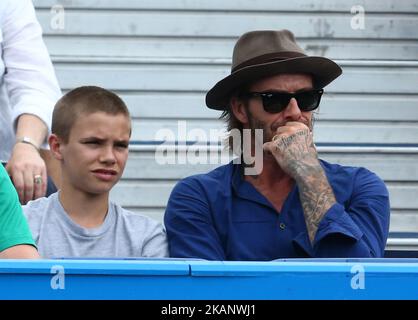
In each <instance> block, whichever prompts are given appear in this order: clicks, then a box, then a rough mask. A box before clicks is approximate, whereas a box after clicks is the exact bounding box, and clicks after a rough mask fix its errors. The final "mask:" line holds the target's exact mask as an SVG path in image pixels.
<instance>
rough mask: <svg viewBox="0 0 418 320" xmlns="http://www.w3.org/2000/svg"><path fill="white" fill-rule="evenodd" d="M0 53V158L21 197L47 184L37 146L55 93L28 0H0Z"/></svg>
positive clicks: (42, 145) (38, 193)
mask: <svg viewBox="0 0 418 320" xmlns="http://www.w3.org/2000/svg"><path fill="white" fill-rule="evenodd" d="M0 53H1V55H0V142H1V144H0V160H1V162H2V163H3V164H4V165H5V166H6V170H7V172H8V174H9V175H10V177H11V179H12V181H13V184H14V186H15V188H16V190H17V192H18V195H19V200H20V202H21V203H26V202H28V201H29V200H31V199H36V198H39V197H42V196H44V195H45V193H46V190H47V166H46V164H45V160H51V161H53V160H52V157H51V156H49V152H48V151H46V150H43V149H47V148H48V144H47V138H48V135H49V133H50V125H51V117H52V111H53V107H54V105H55V102H56V101H57V100H58V99H59V98H60V96H61V90H60V88H59V85H58V81H57V79H56V76H55V73H54V69H53V66H52V63H51V60H50V57H49V54H48V51H47V48H46V46H45V44H44V42H43V40H42V29H41V27H40V25H39V23H38V21H37V19H36V15H35V10H34V7H33V4H32V1H31V0H19V1H16V0H1V1H0ZM41 154H42V155H43V156H44V158H42V157H41ZM6 163H7V164H6ZM56 166H57V167H58V164H56ZM51 172H52V171H51Z"/></svg>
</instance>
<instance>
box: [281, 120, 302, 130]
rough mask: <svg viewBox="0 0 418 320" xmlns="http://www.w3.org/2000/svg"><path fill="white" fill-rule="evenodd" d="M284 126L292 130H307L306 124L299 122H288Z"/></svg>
mask: <svg viewBox="0 0 418 320" xmlns="http://www.w3.org/2000/svg"><path fill="white" fill-rule="evenodd" d="M285 126H289V127H294V128H303V129H307V128H308V126H307V125H306V124H304V123H303V122H300V121H289V122H286V124H285Z"/></svg>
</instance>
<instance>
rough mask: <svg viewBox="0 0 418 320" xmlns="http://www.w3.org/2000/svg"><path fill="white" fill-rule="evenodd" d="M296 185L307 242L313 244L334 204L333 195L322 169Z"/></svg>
mask: <svg viewBox="0 0 418 320" xmlns="http://www.w3.org/2000/svg"><path fill="white" fill-rule="evenodd" d="M297 183H298V187H299V195H300V199H301V203H302V208H303V213H304V216H305V221H306V228H307V230H308V235H309V240H310V241H311V243H313V241H314V239H315V235H316V232H317V230H318V226H319V224H320V222H321V220H322V219H323V217H324V216H325V214H326V212H327V211H328V210H329V208H331V207H332V206H333V205H334V204H335V203H336V199H335V195H334V192H333V190H332V188H331V186H330V185H329V182H328V180H327V178H326V176H325V173H324V172H323V170H322V168H321V172H320V173H319V174H314V175H311V176H309V177H307V178H306V179H305V180H303V181H299V182H297Z"/></svg>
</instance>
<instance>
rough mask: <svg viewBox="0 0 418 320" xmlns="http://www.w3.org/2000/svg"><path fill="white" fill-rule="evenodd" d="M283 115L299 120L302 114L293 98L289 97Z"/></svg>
mask: <svg viewBox="0 0 418 320" xmlns="http://www.w3.org/2000/svg"><path fill="white" fill-rule="evenodd" d="M283 116H284V118H285V119H289V120H299V118H300V117H301V116H302V112H301V111H300V109H299V105H298V102H297V100H296V99H295V98H291V99H290V101H289V104H288V105H287V107H286V109H284V110H283Z"/></svg>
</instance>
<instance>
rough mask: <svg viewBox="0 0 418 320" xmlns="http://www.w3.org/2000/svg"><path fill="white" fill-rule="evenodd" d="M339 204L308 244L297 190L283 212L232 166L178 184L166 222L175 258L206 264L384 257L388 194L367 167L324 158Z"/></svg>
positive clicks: (236, 166)
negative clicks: (303, 258)
mask: <svg viewBox="0 0 418 320" xmlns="http://www.w3.org/2000/svg"><path fill="white" fill-rule="evenodd" d="M321 165H322V167H323V168H324V170H325V173H326V176H327V178H328V181H329V183H330V185H331V186H332V189H333V191H334V194H335V197H336V199H337V203H336V204H334V205H333V206H332V207H331V208H330V209H329V210H328V211H327V213H326V214H325V216H324V217H323V219H322V220H321V222H320V224H319V226H318V230H317V233H316V236H315V239H314V242H313V244H311V242H310V240H309V237H308V231H307V228H306V224H305V218H304V214H303V209H302V205H301V202H300V199H299V191H298V187H297V185H296V184H295V185H294V187H293V189H292V191H291V192H290V193H289V195H288V196H287V198H286V201H285V203H284V205H283V207H282V210H281V211H280V212H277V210H276V209H275V208H274V207H273V205H272V204H271V203H270V202H269V200H267V198H265V197H264V196H263V195H262V194H261V193H260V192H258V191H257V190H256V189H255V188H254V186H253V185H252V184H250V183H249V182H247V181H245V180H244V178H243V175H242V166H241V165H239V164H233V163H232V162H231V163H229V164H227V165H225V166H221V167H219V168H217V169H215V170H213V171H211V172H209V173H208V174H200V175H195V176H191V177H188V178H185V179H183V180H181V181H180V182H179V183H178V184H177V185H176V186H175V187H174V189H173V191H172V193H171V196H170V199H169V201H168V204H167V209H166V212H165V217H164V222H165V226H166V229H167V235H168V240H169V247H170V255H171V256H172V257H181V258H203V259H209V260H260V261H261V260H266V261H268V260H274V259H279V258H298V257H382V256H383V253H384V248H385V245H386V240H387V236H388V231H389V215H390V206H389V195H388V191H387V189H386V186H385V184H384V183H383V181H382V180H381V179H380V178H379V177H378V176H376V175H375V174H374V173H372V172H370V171H369V170H367V169H364V168H355V167H346V166H340V165H336V164H330V163H327V162H325V161H322V160H321Z"/></svg>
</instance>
